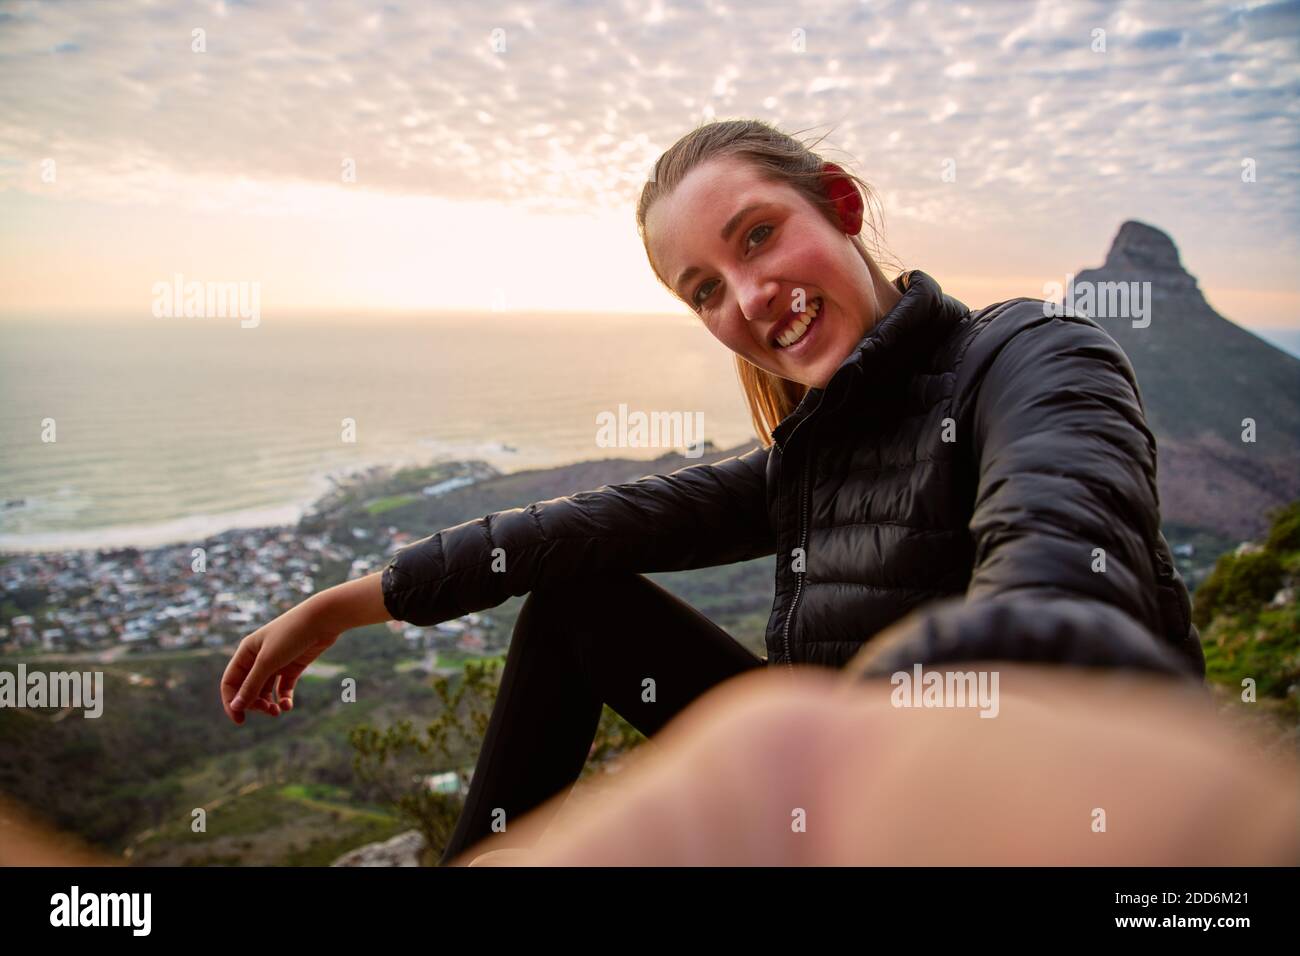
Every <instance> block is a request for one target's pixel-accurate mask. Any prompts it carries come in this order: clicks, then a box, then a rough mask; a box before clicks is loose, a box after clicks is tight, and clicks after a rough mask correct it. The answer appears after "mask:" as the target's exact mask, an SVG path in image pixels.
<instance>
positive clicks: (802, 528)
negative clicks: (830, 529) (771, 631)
mask: <svg viewBox="0 0 1300 956" xmlns="http://www.w3.org/2000/svg"><path fill="white" fill-rule="evenodd" d="M787 444H788V443H787ZM811 461H812V451H811V449H809V453H808V456H807V457H806V458H805V459H804V465H803V494H802V500H801V503H800V508H799V550H800V551H803V559H804V568H805V569H806V568H807V567H808V552H807V551H806V550H805V548H806V547H807V544H808V521H807V510H808V466H809V463H810V462H811ZM805 573H806V572H805V571H796V572H795V585H794V597H793V598H792V599H791V601H790V610H789V611H787V612H786V615H785V626H784V628H783V629H782V630H783V635H782V643H783V646H784V649H785V666H786V667H787V668H789V669H790V670H794V662H793V661H791V660H790V622H791V621H792V620H793V619H794V612H795V608H797V607H798V606H799V595H800V594H801V593H802V591H803V576H804V574H805Z"/></svg>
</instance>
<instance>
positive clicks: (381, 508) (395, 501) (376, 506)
mask: <svg viewBox="0 0 1300 956" xmlns="http://www.w3.org/2000/svg"><path fill="white" fill-rule="evenodd" d="M419 500H420V496H419V495H389V496H388V497H386V498H377V499H375V500H374V501H370V502H367V503H366V505H365V509H366V514H368V515H371V516H372V517H373V516H374V515H381V514H383V513H384V512H385V511H392V510H393V509H394V508H400V507H402V506H403V505H409V504H410V503H411V502H413V501H419Z"/></svg>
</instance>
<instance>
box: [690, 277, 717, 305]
mask: <svg viewBox="0 0 1300 956" xmlns="http://www.w3.org/2000/svg"><path fill="white" fill-rule="evenodd" d="M716 281H717V280H716V279H710V280H709V281H708V282H706V283H704V284H703V285H702V286H700V287H699V288H698V289H696V290H695V307H696V308H697V309H698V308H699V307H700V306H701V305H702V304H703V303H704V300H705V299H707V298H708V297H709V294H710V293H712V292H713V283H714V282H716ZM706 289H707V290H708V292H706V291H705V290H706Z"/></svg>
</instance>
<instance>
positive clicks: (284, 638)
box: [221, 592, 346, 724]
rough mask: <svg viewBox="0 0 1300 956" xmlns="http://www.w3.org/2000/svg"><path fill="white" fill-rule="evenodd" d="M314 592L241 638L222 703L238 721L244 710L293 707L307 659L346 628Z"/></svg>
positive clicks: (275, 712)
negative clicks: (328, 610) (294, 696)
mask: <svg viewBox="0 0 1300 956" xmlns="http://www.w3.org/2000/svg"><path fill="white" fill-rule="evenodd" d="M324 594H325V592H322V593H321V594H317V595H313V596H312V597H310V598H308V599H307V600H306V601H303V602H302V603H301V604H298V605H296V606H294V607H292V608H290V609H289V610H287V611H285V612H284V613H283V614H281V615H280V616H279V617H277V618H276V619H275V620H273V621H271V622H270V623H269V624H264V625H262V626H261V627H259V628H258V629H257V630H256V631H254V632H253V633H252V634H249V635H248V636H247V637H245V638H244V639H243V640H242V641H240V642H239V649H238V650H236V651H235V655H234V656H233V657H232V658H231V659H230V663H229V664H227V665H226V672H225V674H223V675H222V677H221V703H222V706H223V707H225V709H226V715H227V716H229V717H230V719H231V720H233V721H234V722H235V723H236V724H242V723H243V722H244V712H245V711H246V710H249V709H251V710H260V711H262V713H264V714H269V715H270V716H272V717H278V716H279V715H280V711H281V710H292V709H293V689H294V687H295V685H296V684H297V683H298V678H299V677H301V676H302V672H303V671H304V670H306V669H307V665H308V664H310V663H311V662H312V661H314V660H315V659H316V658H317V657H319V656H320V655H321V654H322V653H323V652H324V651H325V649H326V648H327V647H329V646H330V645H331V644H333V643H334V642H335V641H337V640H338V639H339V635H340V634H342V633H343V631H344V630H346V627H345V626H341V624H342V622H340V621H339V620H338V618H337V617H336V616H334V615H331V614H329V613H327V608H328V606H329V605H328V602H325V601H322V600H320V598H322V597H323V595H324Z"/></svg>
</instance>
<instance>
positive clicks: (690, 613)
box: [530, 574, 765, 736]
mask: <svg viewBox="0 0 1300 956" xmlns="http://www.w3.org/2000/svg"><path fill="white" fill-rule="evenodd" d="M530 601H531V602H532V603H533V604H534V608H533V611H534V612H536V611H538V610H542V611H543V613H542V619H543V620H544V621H545V625H544V627H545V628H546V629H547V630H549V631H559V632H561V636H562V637H563V638H564V639H565V640H567V642H568V644H569V647H570V649H571V650H572V653H573V657H574V659H575V660H576V661H577V662H578V666H579V669H580V670H581V672H582V674H583V675H584V677H585V679H586V680H587V682H588V686H589V688H590V690H591V692H592V696H594V697H595V698H597V699H598V700H600V701H601V702H602V703H605V704H608V705H609V707H610V708H611V709H613V710H614V711H615V712H616V713H618V714H619V715H620V716H621V717H623V719H625V720H626V721H628V723H630V724H632V726H634V727H636V729H637V730H639V731H641V732H642V733H643V734H646V735H647V736H648V735H650V734H653V733H657V732H658V731H659V730H660V728H662V727H663V726H664V725H665V724H667V723H668V722H669V721H670V720H672V718H673V717H675V716H676V715H677V714H678V713H680V712H681V711H682V710H684V709H685V708H686V707H687V706H689V705H690V704H691V703H692V702H693V701H695V700H696V699H698V698H699V697H701V696H702V695H703V694H705V693H707V692H708V691H709V690H711V689H712V688H714V687H716V686H717V685H719V684H721V683H723V682H724V681H727V680H729V679H731V678H733V677H737V676H739V675H741V674H746V673H750V672H753V671H759V670H762V669H763V668H764V666H765V661H764V659H763V658H761V657H759V656H757V655H756V654H754V653H753V652H752V651H751V650H749V649H748V648H746V647H745V646H744V645H742V644H741V643H739V642H738V641H737V640H735V638H733V637H732V636H731V635H730V634H728V633H727V632H726V631H725V630H723V629H722V628H721V627H719V626H718V625H717V624H715V623H714V622H713V621H711V620H709V618H708V617H706V616H705V615H704V614H702V613H700V612H699V611H698V610H696V609H695V608H693V607H691V606H690V605H689V604H688V603H686V602H685V601H682V600H681V599H680V598H678V597H676V596H675V595H673V594H672V593H671V592H669V591H668V590H666V589H665V588H662V587H660V586H659V585H658V584H656V583H655V582H653V581H651V580H650V579H649V578H647V577H645V576H644V575H640V574H611V575H603V576H601V577H599V578H594V579H590V580H588V581H585V582H581V583H579V582H569V583H567V584H566V585H564V586H563V587H559V588H554V589H549V590H547V591H536V592H534V593H533V594H532V595H531V596H530ZM549 636H552V635H548V637H549Z"/></svg>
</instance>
